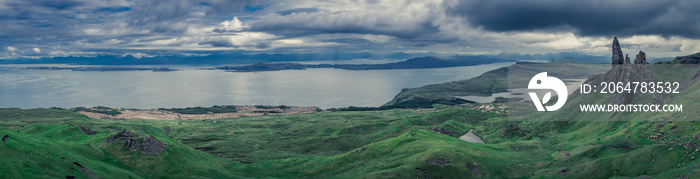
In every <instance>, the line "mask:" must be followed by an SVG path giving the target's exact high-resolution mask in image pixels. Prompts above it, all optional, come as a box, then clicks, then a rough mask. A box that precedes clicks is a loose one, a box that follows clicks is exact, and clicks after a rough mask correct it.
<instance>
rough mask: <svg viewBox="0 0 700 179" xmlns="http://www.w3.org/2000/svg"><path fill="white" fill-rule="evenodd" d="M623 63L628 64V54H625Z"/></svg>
mask: <svg viewBox="0 0 700 179" xmlns="http://www.w3.org/2000/svg"><path fill="white" fill-rule="evenodd" d="M625 64H630V55H629V54H625Z"/></svg>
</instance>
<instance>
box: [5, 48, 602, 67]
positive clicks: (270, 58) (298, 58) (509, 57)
mask: <svg viewBox="0 0 700 179" xmlns="http://www.w3.org/2000/svg"><path fill="white" fill-rule="evenodd" d="M561 57H565V58H572V59H577V60H582V61H589V62H593V63H609V62H608V61H606V60H605V59H606V58H607V57H603V56H591V55H587V54H583V53H578V52H562V53H547V54H535V55H531V54H524V55H523V54H519V53H501V54H498V55H455V56H443V55H440V54H436V53H403V52H398V53H388V54H372V53H327V54H311V53H309V54H266V53H261V54H243V53H229V54H224V53H220V54H213V55H206V56H204V55H202V56H198V55H191V56H185V55H170V56H155V57H141V58H137V57H134V56H132V55H126V56H113V55H105V56H94V57H72V56H71V57H44V58H38V59H29V58H20V59H6V60H0V64H71V65H196V66H219V65H231V64H240V65H245V64H254V63H272V62H303V61H336V60H352V59H409V60H407V61H410V60H411V59H412V58H415V59H421V58H424V59H425V58H432V59H450V58H459V59H467V58H468V59H478V60H484V59H491V60H494V62H502V61H517V60H547V61H551V60H554V59H558V58H561ZM399 63H401V62H399ZM395 65H401V64H395ZM424 65H434V64H431V63H426V64H424ZM357 67H358V68H376V66H375V65H368V66H357ZM348 68H349V67H348ZM381 68H386V67H381Z"/></svg>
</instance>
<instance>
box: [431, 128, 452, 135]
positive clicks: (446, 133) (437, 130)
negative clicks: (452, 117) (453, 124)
mask: <svg viewBox="0 0 700 179" xmlns="http://www.w3.org/2000/svg"><path fill="white" fill-rule="evenodd" d="M430 130H431V131H435V132H439V133H442V134H445V135H449V136H452V137H457V134H455V133H454V132H452V131H451V130H449V129H445V128H442V127H434V128H432V129H430Z"/></svg>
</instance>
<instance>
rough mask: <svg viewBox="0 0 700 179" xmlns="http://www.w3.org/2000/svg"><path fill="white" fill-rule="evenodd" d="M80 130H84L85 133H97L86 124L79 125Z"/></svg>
mask: <svg viewBox="0 0 700 179" xmlns="http://www.w3.org/2000/svg"><path fill="white" fill-rule="evenodd" d="M78 130H80V132H82V133H83V134H87V135H95V134H97V132H95V131H94V130H92V129H90V128H89V127H85V126H78Z"/></svg>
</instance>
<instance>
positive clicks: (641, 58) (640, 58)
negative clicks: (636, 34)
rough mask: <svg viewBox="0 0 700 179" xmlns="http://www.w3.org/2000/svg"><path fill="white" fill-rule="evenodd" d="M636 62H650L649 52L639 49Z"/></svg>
mask: <svg viewBox="0 0 700 179" xmlns="http://www.w3.org/2000/svg"><path fill="white" fill-rule="evenodd" d="M628 59H629V58H628ZM634 64H637V65H638V64H649V62H647V54H645V53H644V52H642V51H639V54H637V57H636V58H634Z"/></svg>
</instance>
